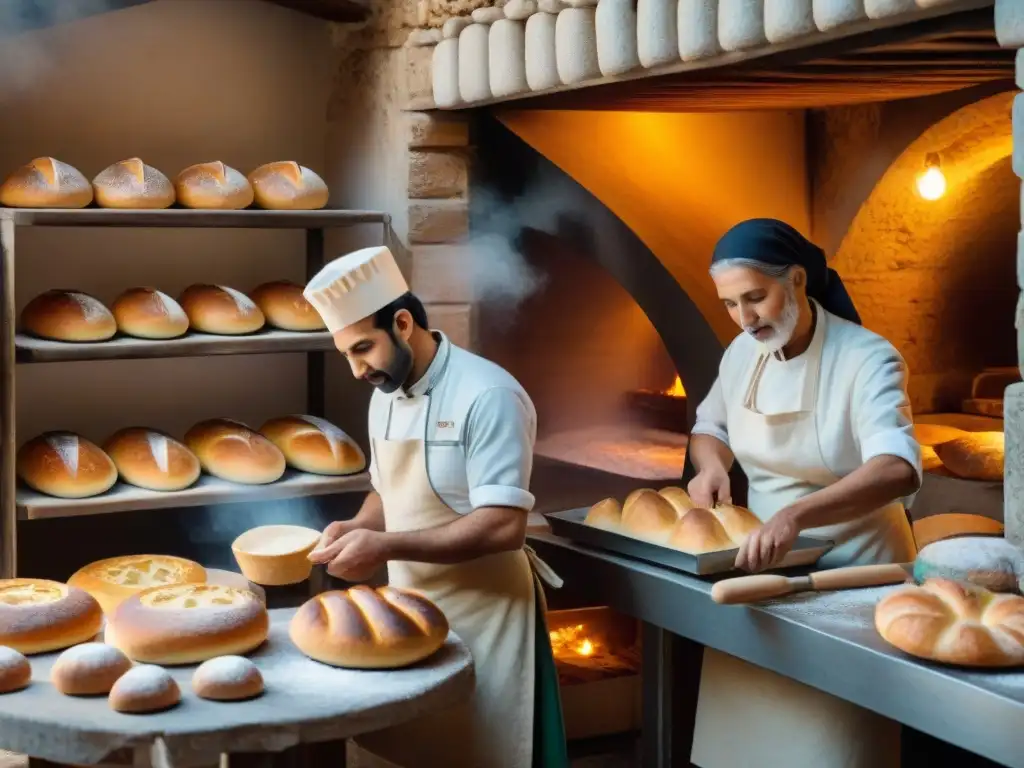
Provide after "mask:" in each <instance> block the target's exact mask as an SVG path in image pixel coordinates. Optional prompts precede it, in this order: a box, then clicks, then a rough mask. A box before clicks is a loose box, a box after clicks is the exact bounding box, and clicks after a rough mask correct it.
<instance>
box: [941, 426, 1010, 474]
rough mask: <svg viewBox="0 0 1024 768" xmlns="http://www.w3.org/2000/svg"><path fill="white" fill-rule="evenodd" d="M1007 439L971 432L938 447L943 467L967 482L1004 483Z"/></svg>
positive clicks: (995, 435) (985, 433) (999, 433)
mask: <svg viewBox="0 0 1024 768" xmlns="http://www.w3.org/2000/svg"><path fill="white" fill-rule="evenodd" d="M1004 451H1005V438H1004V436H1003V433H1002V432H972V433H970V434H967V435H964V436H963V437H958V438H956V439H955V440H950V441H949V442H945V443H941V444H939V445H937V446H935V453H936V454H937V455H938V457H939V459H940V460H941V461H942V465H943V466H944V467H945V468H946V469H948V470H949V471H950V472H952V473H953V474H954V475H956V476H957V477H962V478H965V479H967V480H987V481H989V482H1002V480H1003V457H1004Z"/></svg>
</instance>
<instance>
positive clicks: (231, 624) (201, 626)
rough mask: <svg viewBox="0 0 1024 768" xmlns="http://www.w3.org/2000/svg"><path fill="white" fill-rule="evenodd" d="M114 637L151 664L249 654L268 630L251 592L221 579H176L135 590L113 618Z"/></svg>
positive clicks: (129, 653) (133, 656)
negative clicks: (215, 581) (202, 581)
mask: <svg viewBox="0 0 1024 768" xmlns="http://www.w3.org/2000/svg"><path fill="white" fill-rule="evenodd" d="M109 621H110V625H111V627H112V629H113V633H112V634H113V639H112V642H113V643H114V644H115V645H116V646H117V647H118V648H120V649H121V650H122V651H124V652H125V654H127V656H128V658H130V659H132V660H134V661H138V662H143V663H147V664H194V663H196V662H201V661H206V660H207V659H212V658H214V657H216V656H224V655H228V654H242V653H248V652H249V651H252V650H254V649H255V648H257V647H259V646H260V645H262V643H263V641H264V640H266V639H267V633H268V632H269V631H270V619H269V617H268V615H267V609H266V608H265V607H264V605H263V603H262V602H260V599H259V598H258V597H256V595H254V594H253V593H252V592H249V591H247V590H242V589H234V588H233V587H224V586H221V585H219V584H173V585H171V586H166V587H153V588H152V589H147V590H145V591H143V592H140V593H138V594H137V595H132V596H131V597H129V598H128V599H127V600H125V601H124V602H123V603H121V604H120V605H119V606H118V607H117V609H116V610H115V611H114V614H113V616H111V617H110V620H109Z"/></svg>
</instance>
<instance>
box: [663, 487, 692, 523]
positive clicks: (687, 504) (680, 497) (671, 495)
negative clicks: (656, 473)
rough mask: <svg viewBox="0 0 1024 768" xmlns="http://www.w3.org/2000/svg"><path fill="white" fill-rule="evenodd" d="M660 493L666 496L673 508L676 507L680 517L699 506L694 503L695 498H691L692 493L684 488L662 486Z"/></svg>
mask: <svg viewBox="0 0 1024 768" xmlns="http://www.w3.org/2000/svg"><path fill="white" fill-rule="evenodd" d="M658 493H660V494H661V495H662V496H663V497H665V501H667V502H668V503H669V504H671V505H672V508H673V509H675V511H676V514H677V515H679V516H680V517H682V516H683V515H685V514H686V513H687V512H689V511H690V510H691V509H693V508H694V507H696V506H697V505H696V504H694V503H693V499H691V498H690V494H688V493H687V492H686V491H684V490H683V489H682V488H675V487H672V486H670V487H668V488H662V489H661V490H660V491H658Z"/></svg>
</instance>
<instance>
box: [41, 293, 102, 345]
mask: <svg viewBox="0 0 1024 768" xmlns="http://www.w3.org/2000/svg"><path fill="white" fill-rule="evenodd" d="M21 328H22V330H24V331H25V332H26V333H30V334H32V335H33V336H38V337H39V338H41V339H51V340H53V341H83V342H84V341H106V340H107V339H110V338H111V337H113V335H114V334H115V333H117V321H116V320H114V315H113V314H111V312H110V310H109V309H107V308H106V307H105V306H104V305H103V302H101V301H100V300H99V299H96V298H94V297H92V296H90V295H89V294H87V293H82V292H81V291H74V290H69V289H66V288H55V289H53V290H49V291H46V292H45V293H41V294H39V295H38V296H36V297H35V298H34V299H32V300H31V301H30V302H29V303H28V304H26V305H25V308H24V309H23V310H21Z"/></svg>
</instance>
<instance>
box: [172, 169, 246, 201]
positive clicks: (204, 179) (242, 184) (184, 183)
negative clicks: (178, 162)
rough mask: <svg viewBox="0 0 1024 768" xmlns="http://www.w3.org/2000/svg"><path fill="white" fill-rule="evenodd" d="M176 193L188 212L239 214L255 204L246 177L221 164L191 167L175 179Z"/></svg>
mask: <svg viewBox="0 0 1024 768" xmlns="http://www.w3.org/2000/svg"><path fill="white" fill-rule="evenodd" d="M174 192H175V195H176V196H177V198H178V203H179V204H181V205H183V206H185V207H186V208H206V209H214V210H225V211H237V210H239V209H241V208H248V207H249V206H250V205H252V200H253V192H252V185H251V184H250V183H249V180H248V179H247V178H245V175H244V174H243V173H241V172H240V171H236V170H235V169H234V168H232V167H231V166H229V165H225V164H224V163H222V162H220V161H216V162H212V163H197V164H196V165H190V166H189V167H188V168H186V169H185V170H183V171H182V172H181V173H179V174H178V175H177V176H176V177H175V179H174Z"/></svg>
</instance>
